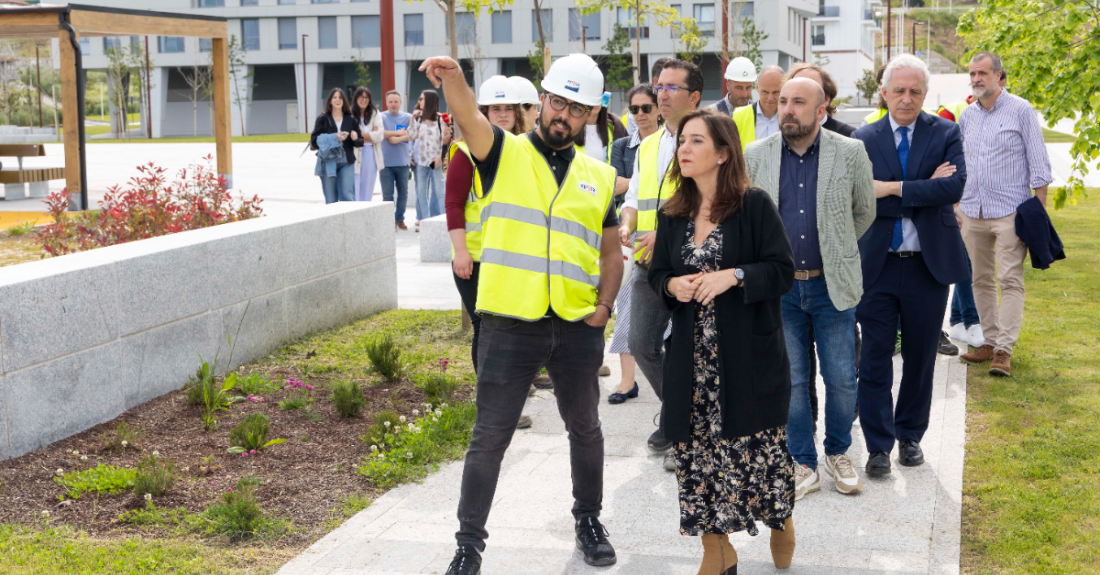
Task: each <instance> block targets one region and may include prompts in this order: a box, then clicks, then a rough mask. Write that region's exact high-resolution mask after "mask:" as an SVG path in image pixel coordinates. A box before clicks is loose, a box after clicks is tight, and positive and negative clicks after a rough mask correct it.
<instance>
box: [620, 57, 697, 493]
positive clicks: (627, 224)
mask: <svg viewBox="0 0 1100 575" xmlns="http://www.w3.org/2000/svg"><path fill="white" fill-rule="evenodd" d="M653 89H654V91H655V92H657V107H658V109H660V111H661V117H662V118H664V120H665V125H664V126H662V127H661V129H659V130H657V132H656V133H654V134H652V135H651V136H649V137H648V138H646V139H645V140H643V141H642V143H641V145H640V146H638V155H637V156H635V158H634V171H633V174H632V175H631V177H630V185H629V186H628V187H627V191H626V200H625V201H624V202H623V206H622V220H623V221H622V224H621V225H620V226H619V241H621V242H622V244H623V245H624V246H626V247H633V248H634V259H635V265H636V267H635V269H634V270H633V272H632V276H631V277H633V278H634V281H633V282H632V285H631V286H629V288H628V289H630V290H631V292H630V295H631V298H630V299H631V301H630V320H631V324H630V337H629V346H630V353H631V354H632V355H634V360H635V361H636V362H637V364H638V367H639V368H641V370H642V374H643V375H645V378H646V380H648V381H649V385H650V386H651V387H652V388H653V392H654V394H655V395H656V396H657V398H658V399H662V398H663V397H664V395H663V393H662V383H663V381H664V374H663V362H664V340H665V337H666V332H667V331H668V326H669V323H668V322H669V314H668V311H667V310H666V309H665V308H664V306H663V305H662V304H661V298H660V296H659V295H657V294H656V293H654V292H653V289H652V288H650V286H649V281H648V279H647V275H646V274H647V273H648V272H649V261H650V259H651V258H652V257H653V243H654V241H656V234H654V233H653V231H654V230H655V229H657V210H658V209H660V207H661V205H663V204H664V202H665V201H667V200H668V198H669V197H670V196H671V195H672V194H674V193H675V192H676V190H675V188H674V187H673V186H672V185H670V184H668V182H667V181H666V174H667V173H668V171H669V166H671V165H672V162H673V161H674V160H675V159H676V134H675V133H674V131H675V129H676V127H677V126H678V125H679V123H680V119H681V118H683V117H684V116H686V115H687V114H688V113H689V112H691V111H693V110H695V109H696V108H698V107H699V100H700V99H702V97H703V72H702V71H700V69H699V67H698V66H696V65H695V64H692V63H690V62H684V61H682V60H669V61H668V62H666V63H665V65H664V68H663V69H662V70H661V75H660V78H658V82H657V84H655V85H654V86H653ZM635 232H636V234H635ZM632 235H633V236H635V238H634V240H635V241H634V242H633V243H632V242H631V239H630V238H631V236H632ZM647 444H648V445H649V449H650V450H651V451H654V452H656V453H665V454H667V453H668V452H669V450H671V449H672V442H671V441H669V440H668V439H666V438H665V436H664V434H662V433H661V430H660V429H658V430H657V431H654V432H653V434H652V435H650V436H649V439H648V441H647ZM665 468H666V469H669V471H672V470H673V469H674V468H675V463H674V462H673V461H672V459H671V458H670V457H668V456H666V457H665Z"/></svg>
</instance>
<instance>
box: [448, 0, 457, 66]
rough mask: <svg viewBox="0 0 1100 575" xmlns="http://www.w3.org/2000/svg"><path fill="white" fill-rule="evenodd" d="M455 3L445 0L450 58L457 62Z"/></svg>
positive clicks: (451, 0)
mask: <svg viewBox="0 0 1100 575" xmlns="http://www.w3.org/2000/svg"><path fill="white" fill-rule="evenodd" d="M455 1H456V0H447V30H449V31H450V33H451V58H452V59H453V60H455V61H456V62H457V61H458V30H457V26H456V24H455Z"/></svg>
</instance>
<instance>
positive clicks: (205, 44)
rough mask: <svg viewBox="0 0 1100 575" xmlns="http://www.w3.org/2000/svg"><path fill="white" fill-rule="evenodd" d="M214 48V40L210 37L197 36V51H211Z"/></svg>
mask: <svg viewBox="0 0 1100 575" xmlns="http://www.w3.org/2000/svg"><path fill="white" fill-rule="evenodd" d="M213 50H214V40H212V39H210V38H199V52H212V51H213Z"/></svg>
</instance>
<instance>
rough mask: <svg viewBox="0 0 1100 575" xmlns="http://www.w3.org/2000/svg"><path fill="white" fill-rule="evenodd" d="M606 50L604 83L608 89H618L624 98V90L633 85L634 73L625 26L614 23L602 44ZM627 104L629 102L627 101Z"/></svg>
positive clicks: (628, 35)
mask: <svg viewBox="0 0 1100 575" xmlns="http://www.w3.org/2000/svg"><path fill="white" fill-rule="evenodd" d="M603 49H604V50H605V51H606V52H607V58H606V60H605V61H606V62H607V74H605V75H604V85H605V86H607V89H609V90H618V91H619V96H620V98H623V99H625V98H626V92H627V90H629V89H630V88H631V87H633V86H634V74H633V73H632V71H631V62H630V34H628V33H627V31H626V28H623V27H622V26H620V25H619V23H618V22H616V23H615V27H614V31H613V32H612V33H611V37H610V38H608V39H607V43H606V44H604V45H603ZM627 104H629V102H627Z"/></svg>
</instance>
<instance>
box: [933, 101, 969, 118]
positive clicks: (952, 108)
mask: <svg viewBox="0 0 1100 575" xmlns="http://www.w3.org/2000/svg"><path fill="white" fill-rule="evenodd" d="M969 105H970V104H967V103H966V100H962V101H960V102H951V103H948V104H944V105H942V106H940V107H939V109H937V110H936V115H938V116H940V117H941V118H945V119H947V120H954V121H955V123H956V124H958V123H959V118H961V117H962V112H963V110H965V109H966V107H967V106H969ZM940 110H946V111H947V113H948V114H950V115H951V117H950V118H949V117H947V116H944V115H943V114H941V113H940Z"/></svg>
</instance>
